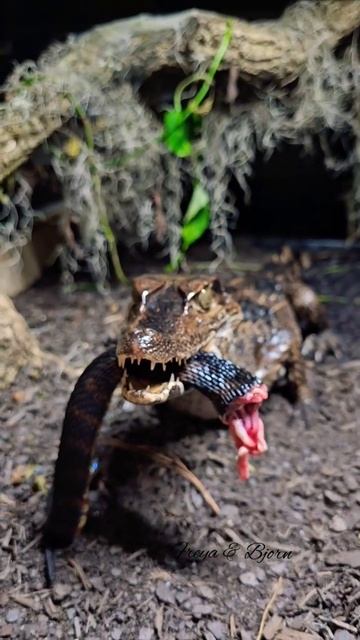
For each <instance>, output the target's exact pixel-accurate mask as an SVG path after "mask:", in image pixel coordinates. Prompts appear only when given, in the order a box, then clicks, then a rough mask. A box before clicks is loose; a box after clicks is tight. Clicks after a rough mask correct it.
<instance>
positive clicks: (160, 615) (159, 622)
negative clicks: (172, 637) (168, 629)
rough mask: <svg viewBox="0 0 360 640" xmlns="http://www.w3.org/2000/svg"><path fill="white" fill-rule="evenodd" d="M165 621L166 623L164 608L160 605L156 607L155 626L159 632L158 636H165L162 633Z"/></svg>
mask: <svg viewBox="0 0 360 640" xmlns="http://www.w3.org/2000/svg"><path fill="white" fill-rule="evenodd" d="M163 623H164V608H163V607H158V608H157V609H156V614H155V621H154V627H155V629H156V633H157V634H158V637H159V638H160V639H161V638H162V636H163V633H162V628H163Z"/></svg>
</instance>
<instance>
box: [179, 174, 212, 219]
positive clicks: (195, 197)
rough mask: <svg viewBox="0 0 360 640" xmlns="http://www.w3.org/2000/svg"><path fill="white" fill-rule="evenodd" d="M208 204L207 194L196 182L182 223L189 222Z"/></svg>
mask: <svg viewBox="0 0 360 640" xmlns="http://www.w3.org/2000/svg"><path fill="white" fill-rule="evenodd" d="M209 202H210V198H209V194H208V193H207V192H206V191H205V189H204V187H202V185H201V184H200V182H197V183H196V184H195V186H194V191H193V193H192V196H191V199H190V202H189V205H188V208H187V210H186V213H185V215H184V222H190V220H192V219H193V218H194V217H195V216H196V215H197V214H198V213H199V211H200V209H203V208H204V207H207V206H208V204H209Z"/></svg>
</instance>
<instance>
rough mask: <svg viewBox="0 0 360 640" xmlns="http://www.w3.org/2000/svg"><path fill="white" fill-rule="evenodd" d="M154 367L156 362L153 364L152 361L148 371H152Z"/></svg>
mask: <svg viewBox="0 0 360 640" xmlns="http://www.w3.org/2000/svg"><path fill="white" fill-rule="evenodd" d="M155 366H156V362H154V361H153V360H152V361H151V362H150V371H154V369H155Z"/></svg>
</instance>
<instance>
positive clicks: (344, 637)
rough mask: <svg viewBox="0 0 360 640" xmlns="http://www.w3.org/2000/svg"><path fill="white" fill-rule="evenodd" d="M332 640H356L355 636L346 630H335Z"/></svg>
mask: <svg viewBox="0 0 360 640" xmlns="http://www.w3.org/2000/svg"><path fill="white" fill-rule="evenodd" d="M334 640H356V639H355V636H354V635H353V634H352V633H350V632H349V631H346V629H337V630H336V631H335V633H334Z"/></svg>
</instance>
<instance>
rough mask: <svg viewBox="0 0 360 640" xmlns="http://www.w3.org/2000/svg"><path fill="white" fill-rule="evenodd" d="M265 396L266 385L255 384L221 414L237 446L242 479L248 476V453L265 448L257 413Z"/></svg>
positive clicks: (238, 464) (258, 453)
mask: <svg viewBox="0 0 360 640" xmlns="http://www.w3.org/2000/svg"><path fill="white" fill-rule="evenodd" d="M267 397H268V390H267V387H266V385H265V384H259V385H255V386H254V387H253V388H252V389H251V390H250V391H248V392H247V393H246V394H245V395H240V396H238V397H237V398H235V399H234V400H232V402H231V403H230V405H229V406H228V407H227V409H226V411H225V413H224V415H223V416H221V420H222V421H223V422H224V423H225V424H226V425H227V426H228V427H229V430H230V434H231V436H232V438H233V440H234V443H235V446H236V448H237V452H238V457H237V469H238V473H239V476H240V478H241V479H242V480H247V479H248V478H249V476H250V469H249V455H252V456H258V455H261V454H262V453H264V452H265V451H266V450H267V444H266V441H265V437H264V423H263V421H262V418H261V416H260V415H259V408H260V406H261V404H262V402H263V401H264V400H266V399H267Z"/></svg>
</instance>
